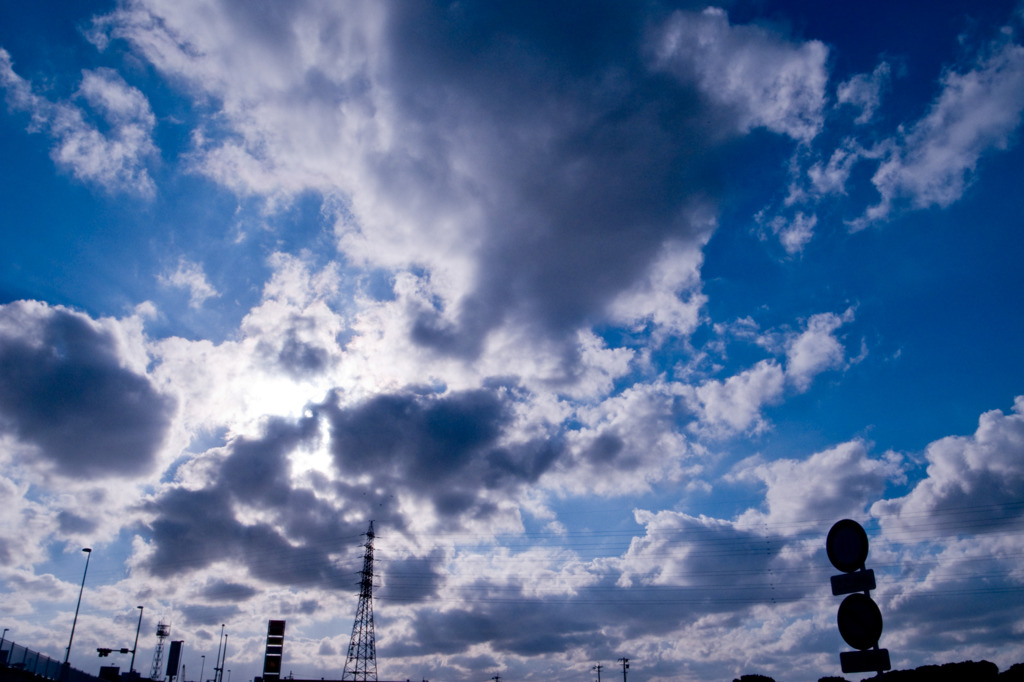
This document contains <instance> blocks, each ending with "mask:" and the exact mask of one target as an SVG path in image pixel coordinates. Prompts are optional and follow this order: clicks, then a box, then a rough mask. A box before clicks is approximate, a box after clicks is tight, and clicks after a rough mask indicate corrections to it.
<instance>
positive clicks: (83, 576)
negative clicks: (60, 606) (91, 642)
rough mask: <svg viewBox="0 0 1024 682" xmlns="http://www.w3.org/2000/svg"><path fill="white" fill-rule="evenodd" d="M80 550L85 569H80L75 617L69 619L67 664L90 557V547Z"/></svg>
mask: <svg viewBox="0 0 1024 682" xmlns="http://www.w3.org/2000/svg"><path fill="white" fill-rule="evenodd" d="M82 551H83V552H85V570H84V571H82V586H81V587H80V588H78V604H76V605H75V619H74V620H73V621H71V636H70V637H68V648H67V651H65V652H64V665H65V666H67V664H68V659H69V658H70V657H71V642H72V641H74V639H75V625H77V624H78V609H79V607H81V606H82V592H84V591H85V575H86V573H88V572H89V559H91V558H92V547H83V548H82Z"/></svg>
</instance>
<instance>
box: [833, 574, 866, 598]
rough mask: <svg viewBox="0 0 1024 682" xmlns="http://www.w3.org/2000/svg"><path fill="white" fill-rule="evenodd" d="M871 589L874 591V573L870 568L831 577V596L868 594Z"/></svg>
mask: <svg viewBox="0 0 1024 682" xmlns="http://www.w3.org/2000/svg"><path fill="white" fill-rule="evenodd" d="M873 589H875V572H874V571H873V570H871V569H870V568H869V569H867V570H866V571H855V572H853V573H843V574H842V575H834V576H832V594H835V595H839V594H850V593H851V592H868V591H869V590H873Z"/></svg>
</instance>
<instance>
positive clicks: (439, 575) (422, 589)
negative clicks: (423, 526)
mask: <svg viewBox="0 0 1024 682" xmlns="http://www.w3.org/2000/svg"><path fill="white" fill-rule="evenodd" d="M444 560H445V557H444V554H443V553H442V552H440V551H438V550H435V551H433V552H431V553H430V554H429V555H427V556H423V557H406V558H404V559H398V560H392V561H388V562H386V563H385V564H384V566H383V570H384V575H385V576H386V583H385V584H384V585H383V586H382V589H380V590H378V591H377V595H378V597H380V598H382V599H385V600H390V601H398V602H404V603H416V602H420V601H424V600H426V599H430V598H432V597H435V596H437V590H438V588H439V587H440V586H441V585H442V584H443V583H444V574H443V571H442V562H443V561H444Z"/></svg>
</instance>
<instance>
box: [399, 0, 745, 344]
mask: <svg viewBox="0 0 1024 682" xmlns="http://www.w3.org/2000/svg"><path fill="white" fill-rule="evenodd" d="M655 19H656V17H653V16H650V15H645V14H644V13H642V12H637V11H635V7H633V6H631V5H630V4H629V3H618V2H595V3H581V4H580V6H579V7H578V11H577V12H572V11H566V8H565V7H562V6H559V7H558V8H557V9H555V8H554V7H553V6H551V5H550V3H540V2H527V3H489V2H488V3H457V4H441V3H435V4H426V3H414V4H408V3H397V4H396V5H395V6H394V7H393V8H392V13H391V22H390V29H391V33H390V36H389V41H390V49H391V51H392V58H391V60H390V61H389V64H390V65H391V71H390V78H391V79H392V80H391V82H390V85H391V87H393V88H394V90H395V91H396V93H397V100H398V102H399V104H400V106H401V107H402V111H403V113H404V115H405V117H406V118H407V120H408V121H410V122H414V123H410V128H411V129H412V130H415V134H416V135H417V139H418V141H419V143H420V144H422V145H423V149H424V150H425V151H424V153H423V154H422V157H423V159H424V160H423V161H422V165H421V166H418V167H416V168H415V169H412V168H407V169H406V172H407V173H409V174H410V175H412V176H415V175H416V174H420V175H422V176H423V181H424V182H426V181H428V179H429V182H430V183H431V185H437V186H438V193H439V195H440V196H442V197H443V196H444V195H445V194H448V195H451V196H452V197H453V198H454V197H455V196H457V193H458V192H459V191H461V190H462V189H463V188H462V187H456V186H455V184H451V185H449V184H448V183H458V182H460V181H461V179H459V178H455V179H453V174H452V172H451V168H452V167H454V166H457V165H458V163H456V161H457V160H459V159H463V158H469V159H470V163H472V164H473V165H474V166H476V169H477V170H478V171H479V177H478V178H477V180H478V182H479V183H480V184H481V185H482V186H486V187H487V190H486V195H487V199H485V200H482V203H483V204H484V205H485V207H486V208H485V211H486V217H485V218H484V220H486V221H487V225H486V226H480V227H481V228H484V227H485V228H486V229H481V235H480V236H481V237H482V239H483V242H482V246H481V248H480V250H479V253H478V257H479V258H480V261H479V267H478V278H477V282H476V286H475V288H474V290H473V292H472V293H471V294H470V295H469V297H468V298H467V299H466V300H465V302H464V303H463V304H462V307H461V309H460V310H459V311H458V313H459V314H458V321H457V323H456V324H455V325H451V324H445V323H444V322H442V321H441V319H440V317H438V316H436V315H435V313H433V312H424V313H423V315H422V316H421V318H420V320H419V322H418V324H417V325H416V327H415V330H414V335H415V338H417V339H418V340H419V341H420V342H421V343H424V344H427V345H431V346H435V347H438V348H443V349H445V350H447V351H450V352H455V353H466V354H473V353H475V352H477V351H478V350H479V343H480V342H481V340H482V339H483V337H484V336H485V335H486V334H487V332H488V331H489V330H491V329H493V328H494V327H496V326H498V325H500V324H502V323H504V322H508V321H513V322H515V323H517V324H524V325H529V326H532V327H535V328H537V329H539V330H547V331H548V332H554V333H561V332H565V331H567V330H570V329H573V328H575V327H576V326H577V325H579V324H581V323H584V322H586V321H588V320H593V319H594V318H596V317H597V316H600V315H601V314H602V311H603V310H604V308H605V306H606V305H607V304H608V303H609V302H610V300H611V299H612V298H614V297H615V296H616V295H618V294H620V293H621V292H622V291H623V290H625V289H626V288H628V287H629V286H630V285H632V284H634V283H635V282H636V281H637V279H638V278H639V277H640V276H641V275H642V274H643V272H644V271H645V270H646V268H647V267H648V266H649V265H650V264H651V262H652V260H653V259H654V258H655V257H657V255H658V254H659V253H660V251H661V249H662V247H663V246H664V245H665V243H666V242H667V241H670V240H683V241H693V240H695V239H698V238H699V237H700V236H702V234H703V231H704V230H705V229H706V228H705V227H704V226H697V225H695V224H693V223H692V222H691V220H690V219H689V217H688V215H689V211H690V209H692V208H694V207H698V206H701V207H703V206H705V205H706V204H707V203H708V201H709V200H710V199H713V198H714V196H715V195H716V194H717V193H718V180H717V177H718V175H717V172H716V154H717V149H718V146H719V145H720V144H721V142H722V139H723V136H724V134H725V133H726V132H727V131H729V130H731V129H732V127H733V125H732V123H731V115H730V114H729V112H728V111H726V110H725V109H722V110H718V109H716V108H713V107H712V105H711V104H709V103H708V102H706V101H704V100H702V98H701V97H700V96H699V94H698V92H697V89H696V87H694V86H693V85H692V84H686V83H684V82H683V81H681V80H680V79H678V78H676V77H673V76H669V75H667V74H663V73H657V72H655V71H654V70H652V69H650V68H649V66H648V65H647V64H646V63H645V61H644V57H643V55H644V54H645V49H644V47H643V45H644V41H645V38H646V36H647V34H646V31H647V27H648V26H649V22H651V21H654V20H655ZM466 131H472V133H469V134H466V135H465V136H464V137H461V138H460V136H459V133H460V132H466ZM410 132H412V131H410ZM466 139H469V140H476V141H479V140H483V142H480V143H479V144H480V146H479V147H478V148H471V147H470V145H472V144H473V142H466ZM389 163H394V160H391V161H389ZM424 166H425V167H424ZM379 170H380V172H381V173H384V172H385V171H387V170H388V169H387V168H385V167H381V168H380V169H379ZM470 191H474V192H475V190H470ZM483 191H484V190H480V192H483ZM441 200H444V199H441Z"/></svg>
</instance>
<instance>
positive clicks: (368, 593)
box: [341, 521, 377, 682]
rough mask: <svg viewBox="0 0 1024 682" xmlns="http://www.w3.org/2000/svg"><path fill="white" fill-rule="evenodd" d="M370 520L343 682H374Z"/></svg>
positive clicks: (375, 680) (375, 662) (375, 681)
mask: <svg viewBox="0 0 1024 682" xmlns="http://www.w3.org/2000/svg"><path fill="white" fill-rule="evenodd" d="M373 538H374V535H373V521H370V529H369V530H367V531H366V544H365V545H363V546H364V547H365V548H366V552H365V554H363V572H362V579H361V580H360V581H359V606H358V607H357V608H356V620H355V622H354V623H353V624H352V639H351V640H350V641H349V644H348V658H347V659H346V660H345V671H344V672H343V673H342V674H341V679H342V680H343V681H344V680H370V681H371V682H377V645H376V643H375V642H374V636H373Z"/></svg>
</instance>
